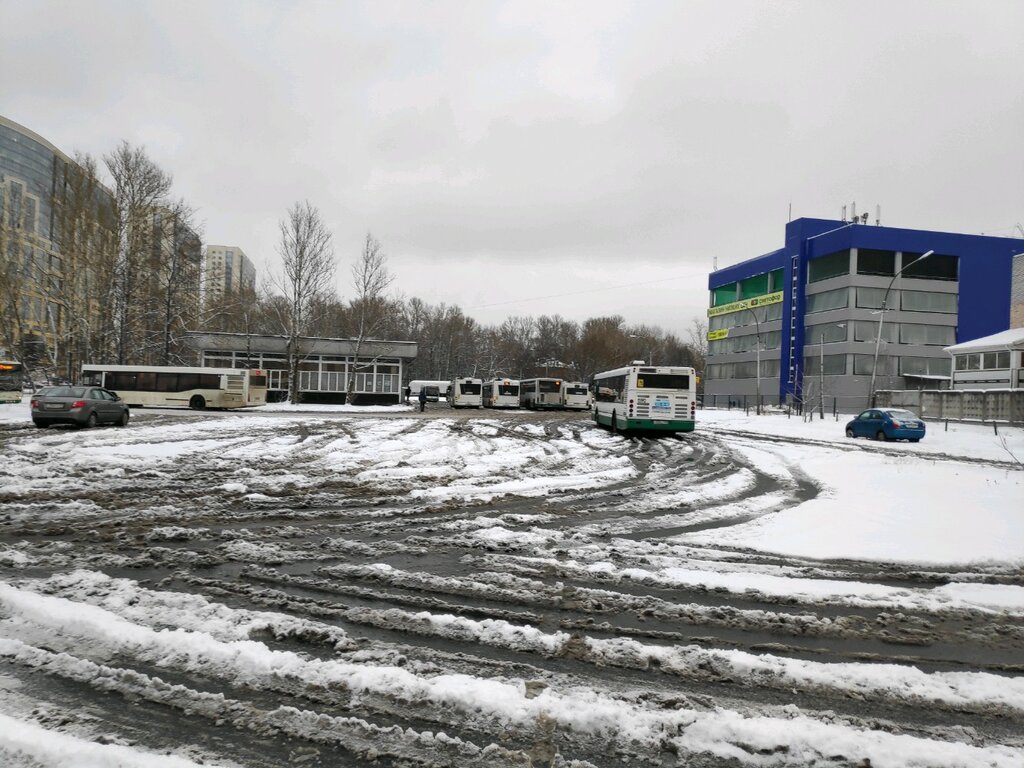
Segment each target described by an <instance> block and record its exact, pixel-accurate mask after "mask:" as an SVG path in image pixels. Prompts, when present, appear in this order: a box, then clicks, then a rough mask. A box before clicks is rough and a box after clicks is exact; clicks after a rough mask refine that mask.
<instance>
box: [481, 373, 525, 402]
mask: <svg viewBox="0 0 1024 768" xmlns="http://www.w3.org/2000/svg"><path fill="white" fill-rule="evenodd" d="M518 407H519V382H518V381H516V380H515V379H491V380H490V381H488V382H485V383H484V408H518Z"/></svg>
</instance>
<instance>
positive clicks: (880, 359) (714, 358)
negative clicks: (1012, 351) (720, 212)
mask: <svg viewBox="0 0 1024 768" xmlns="http://www.w3.org/2000/svg"><path fill="white" fill-rule="evenodd" d="M1021 253H1024V240H1021V239H1018V238H1005V237H989V236H985V235H966V234H956V233H949V232H930V231H926V230H913V229H902V228H896V227H882V226H877V225H876V226H872V225H868V224H867V223H860V221H859V220H858V221H856V222H844V221H835V220H826V219H808V218H802V219H797V220H795V221H792V222H789V223H788V224H787V225H786V231H785V245H784V246H783V247H782V248H779V249H778V250H775V251H771V252H769V253H766V254H764V255H762V256H758V257H756V258H753V259H749V260H747V261H744V262H741V263H739V264H735V265H733V266H730V267H726V268H724V269H720V270H717V271H715V272H712V273H711V275H710V276H709V278H708V288H709V289H710V300H709V304H710V307H709V310H708V356H707V365H706V369H705V377H704V388H705V402H707V403H709V404H718V405H722V404H725V403H727V402H733V403H737V404H742V402H744V400H746V402H747V403H748V404H753V403H754V402H755V401H756V400H757V396H758V392H760V396H761V400H762V402H764V403H786V402H789V403H793V402H800V403H812V404H818V403H822V402H824V403H826V404H827V407H830V408H831V407H833V404H834V405H835V406H837V407H839V408H840V409H844V408H845V409H847V410H851V409H857V408H860V407H863V406H865V405H867V404H868V401H869V398H870V396H871V394H872V392H873V391H877V390H879V389H920V388H929V389H931V388H939V387H942V386H949V380H950V375H951V364H950V357H949V355H948V354H947V353H946V352H945V348H946V347H949V346H952V345H954V344H956V343H959V342H964V341H969V340H972V339H977V338H979V337H982V336H987V335H989V334H993V333H996V332H999V331H1003V330H1005V329H1006V328H1008V327H1009V324H1010V306H1011V296H1010V285H1011V273H1012V271H1013V263H1014V257H1015V256H1016V255H1018V254H1021ZM883 308H884V310H883Z"/></svg>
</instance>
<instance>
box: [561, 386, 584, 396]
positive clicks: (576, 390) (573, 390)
mask: <svg viewBox="0 0 1024 768" xmlns="http://www.w3.org/2000/svg"><path fill="white" fill-rule="evenodd" d="M565 394H567V395H585V394H587V388H586V387H566V388H565Z"/></svg>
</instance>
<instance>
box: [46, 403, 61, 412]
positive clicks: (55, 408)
mask: <svg viewBox="0 0 1024 768" xmlns="http://www.w3.org/2000/svg"><path fill="white" fill-rule="evenodd" d="M63 407H64V403H47V404H46V410H48V411H59V410H60V409H61V408H63Z"/></svg>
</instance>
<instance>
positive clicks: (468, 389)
mask: <svg viewBox="0 0 1024 768" xmlns="http://www.w3.org/2000/svg"><path fill="white" fill-rule="evenodd" d="M459 392H461V393H462V394H464V395H479V394H480V385H479V384H465V383H463V384H459Z"/></svg>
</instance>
